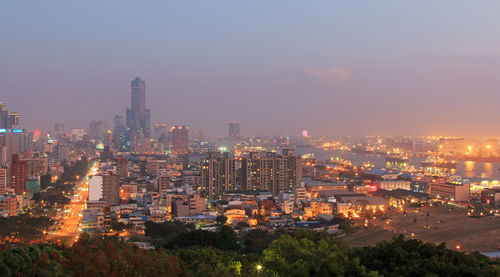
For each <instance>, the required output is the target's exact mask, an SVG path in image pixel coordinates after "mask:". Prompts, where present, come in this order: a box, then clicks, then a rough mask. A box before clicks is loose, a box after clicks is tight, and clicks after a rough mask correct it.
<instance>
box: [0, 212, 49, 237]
mask: <svg viewBox="0 0 500 277" xmlns="http://www.w3.org/2000/svg"><path fill="white" fill-rule="evenodd" d="M52 224H53V222H52V219H50V218H48V217H45V216H41V217H33V216H27V215H20V216H11V217H0V226H1V227H0V240H2V241H13V242H20V243H27V242H30V241H34V240H39V239H41V238H42V237H43V235H44V231H47V230H48V229H49V227H50V226H52Z"/></svg>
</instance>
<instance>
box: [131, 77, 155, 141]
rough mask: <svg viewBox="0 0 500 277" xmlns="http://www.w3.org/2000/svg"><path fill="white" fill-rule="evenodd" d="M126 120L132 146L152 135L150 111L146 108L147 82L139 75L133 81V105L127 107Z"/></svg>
mask: <svg viewBox="0 0 500 277" xmlns="http://www.w3.org/2000/svg"><path fill="white" fill-rule="evenodd" d="M126 120H127V128H128V130H129V141H130V144H131V146H132V147H133V146H134V145H135V144H136V143H137V142H139V141H141V140H142V139H143V138H149V137H150V136H151V133H150V112H149V109H146V82H144V81H143V80H142V79H141V78H139V77H137V78H135V79H134V80H132V82H131V105H130V108H128V109H127V114H126Z"/></svg>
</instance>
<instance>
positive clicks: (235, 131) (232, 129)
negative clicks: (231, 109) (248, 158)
mask: <svg viewBox="0 0 500 277" xmlns="http://www.w3.org/2000/svg"><path fill="white" fill-rule="evenodd" d="M228 131H229V133H228V136H229V137H230V138H237V137H239V136H240V123H239V122H235V121H233V122H229V126H228Z"/></svg>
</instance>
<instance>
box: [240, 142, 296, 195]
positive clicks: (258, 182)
mask: <svg viewBox="0 0 500 277" xmlns="http://www.w3.org/2000/svg"><path fill="white" fill-rule="evenodd" d="M241 167H242V190H244V191H252V190H257V191H269V192H271V193H272V195H274V196H276V195H278V194H279V193H280V192H282V191H294V190H295V188H296V187H297V186H299V185H300V183H301V181H302V159H301V158H300V156H298V155H295V154H294V152H293V150H291V149H283V155H278V154H277V153H274V152H266V153H255V152H254V153H251V154H250V156H248V157H244V158H243V159H242V161H241Z"/></svg>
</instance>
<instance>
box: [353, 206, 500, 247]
mask: <svg viewBox="0 0 500 277" xmlns="http://www.w3.org/2000/svg"><path fill="white" fill-rule="evenodd" d="M427 213H428V214H429V216H427ZM388 217H389V218H390V219H388V220H384V219H381V218H377V219H370V220H369V221H368V227H367V229H365V227H364V222H363V221H361V222H359V223H358V224H357V226H358V227H359V228H358V230H357V231H355V232H354V233H352V234H350V235H348V236H346V237H344V240H345V241H346V242H348V243H350V244H351V245H354V246H365V245H375V244H376V243H377V242H380V241H383V240H390V239H391V238H392V237H393V236H394V235H399V234H403V235H405V236H406V237H408V238H416V239H421V240H423V241H429V242H433V243H436V244H439V243H441V242H445V243H446V245H447V246H448V247H449V248H453V249H457V245H458V246H459V248H458V249H459V250H462V251H467V252H469V251H481V252H488V251H497V250H498V248H499V247H500V216H487V217H480V218H471V217H468V216H467V210H466V209H465V208H459V207H453V206H448V205H445V206H441V207H426V208H423V209H421V210H416V209H407V210H406V215H403V212H402V211H400V210H397V211H394V210H393V211H391V212H389V214H388ZM426 225H428V228H426Z"/></svg>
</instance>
